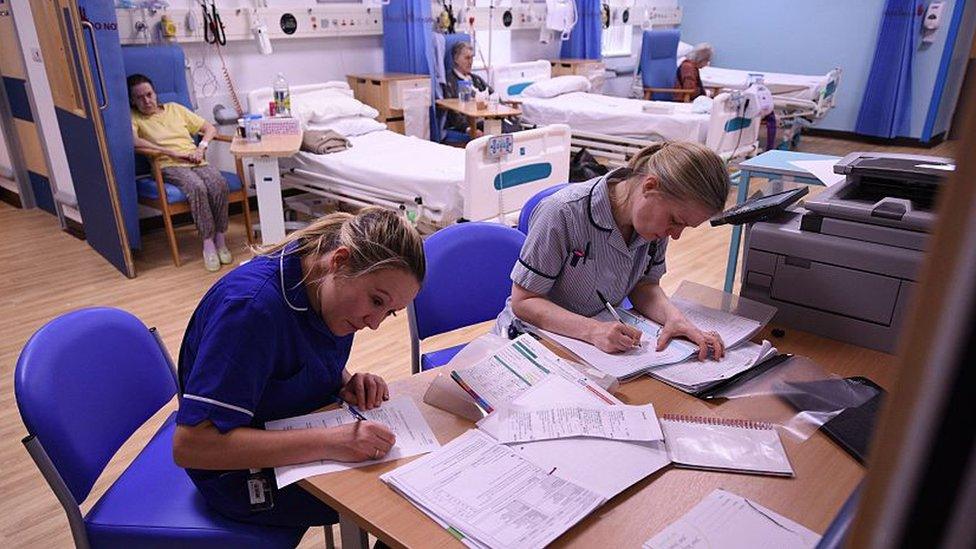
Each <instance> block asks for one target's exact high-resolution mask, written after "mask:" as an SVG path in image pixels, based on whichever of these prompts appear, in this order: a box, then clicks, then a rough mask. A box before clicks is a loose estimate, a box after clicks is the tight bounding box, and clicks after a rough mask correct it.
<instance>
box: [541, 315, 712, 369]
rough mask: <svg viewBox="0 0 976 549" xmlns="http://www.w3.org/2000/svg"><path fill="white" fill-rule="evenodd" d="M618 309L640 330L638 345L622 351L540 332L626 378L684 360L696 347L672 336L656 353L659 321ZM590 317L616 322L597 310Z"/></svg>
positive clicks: (584, 358) (594, 365) (623, 316)
mask: <svg viewBox="0 0 976 549" xmlns="http://www.w3.org/2000/svg"><path fill="white" fill-rule="evenodd" d="M618 312H619V313H620V318H621V319H622V320H623V321H624V322H626V323H627V324H630V325H631V326H634V327H635V328H637V329H638V330H640V331H641V332H643V333H644V336H643V339H642V343H643V344H642V346H640V347H635V348H633V349H630V350H629V351H625V352H622V353H613V354H611V353H605V352H603V351H601V350H600V349H598V348H597V347H595V346H593V345H591V344H589V343H587V342H585V341H580V340H578V339H573V338H571V337H567V336H564V335H561V334H557V333H554V332H549V331H547V330H541V331H542V333H543V334H544V335H545V336H546V337H548V338H550V339H552V340H553V341H555V342H556V343H558V344H560V345H562V346H563V347H565V348H567V349H569V350H570V351H572V352H573V353H575V354H576V356H578V357H580V358H581V359H583V360H585V361H586V362H587V363H588V364H590V365H591V366H593V367H594V368H596V369H598V370H600V371H602V372H605V373H608V374H610V375H612V376H615V377H618V378H626V377H630V376H633V375H635V374H638V373H640V372H642V371H644V370H646V369H647V368H651V367H654V366H660V365H662V364H671V363H674V362H678V361H681V360H684V359H686V358H688V357H689V356H691V355H692V354H693V353H694V352H695V351H696V349H697V347H696V346H695V345H694V344H692V343H690V342H688V341H684V340H679V339H673V340H671V342H670V343H669V344H668V346H667V347H665V348H664V350H663V351H660V352H659V351H657V335H658V332H659V330H660V328H661V326H660V325H659V324H657V323H656V322H653V321H651V320H648V319H646V318H643V317H640V316H636V315H633V314H630V313H628V312H627V311H623V310H620V309H618ZM593 318H595V319H597V320H600V321H602V322H616V320H615V319H614V318H613V316H611V315H610V313H609V312H607V311H601V312H600V313H599V314H597V315H596V316H595V317H593Z"/></svg>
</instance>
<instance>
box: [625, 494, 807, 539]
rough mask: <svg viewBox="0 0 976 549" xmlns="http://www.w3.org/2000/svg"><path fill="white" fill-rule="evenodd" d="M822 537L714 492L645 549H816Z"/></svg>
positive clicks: (740, 499)
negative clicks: (711, 548) (814, 548)
mask: <svg viewBox="0 0 976 549" xmlns="http://www.w3.org/2000/svg"><path fill="white" fill-rule="evenodd" d="M819 541H820V536H818V535H817V534H815V533H814V532H812V531H810V530H809V529H807V528H805V527H803V526H802V525H800V524H797V523H796V522H793V521H792V520H790V519H788V518H786V517H784V516H782V515H780V514H777V513H774V512H773V511H770V510H769V509H767V508H765V507H763V506H761V505H759V504H758V503H755V502H752V501H749V500H748V499H746V498H744V497H741V496H737V495H735V494H733V493H731V492H726V491H725V490H715V491H714V492H712V493H711V494H709V495H708V496H707V497H706V498H705V499H703V500H702V501H701V502H700V503H699V504H698V505H696V506H695V507H693V508H692V509H691V511H688V512H687V513H686V514H685V515H684V516H683V517H681V518H679V519H678V520H676V521H675V522H672V523H671V524H670V525H668V527H667V528H665V529H664V530H662V531H661V532H660V533H659V534H657V535H656V536H654V537H652V538H651V539H649V540H647V541H646V542H644V549H699V548H702V547H723V548H728V549H738V548H743V549H746V548H748V549H752V548H754V547H776V548H777V549H792V548H797V549H799V548H807V547H814V546H816V545H817V543H818V542H819Z"/></svg>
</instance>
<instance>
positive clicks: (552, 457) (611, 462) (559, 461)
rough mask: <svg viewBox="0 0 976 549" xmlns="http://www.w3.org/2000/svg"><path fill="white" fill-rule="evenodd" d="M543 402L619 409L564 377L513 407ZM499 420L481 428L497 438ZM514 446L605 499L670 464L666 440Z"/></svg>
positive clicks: (554, 441) (484, 421) (551, 380)
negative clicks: (603, 405)
mask: <svg viewBox="0 0 976 549" xmlns="http://www.w3.org/2000/svg"><path fill="white" fill-rule="evenodd" d="M544 403H562V404H578V405H581V406H586V407H594V406H600V405H601V404H605V405H606V406H607V407H609V408H613V407H615V406H611V405H609V404H606V403H605V401H604V400H603V397H602V396H600V395H599V394H597V393H595V392H593V391H589V390H587V388H586V387H583V386H580V385H579V384H577V383H575V382H573V381H572V380H570V379H567V378H564V377H561V376H549V377H547V378H546V379H544V380H543V381H541V382H539V383H538V384H536V385H534V386H533V387H531V388H530V389H528V390H526V391H525V392H524V393H522V394H521V395H519V397H518V398H516V399H515V400H514V401H512V403H511V406H513V407H515V409H518V408H523V409H525V408H527V407H529V406H533V405H537V404H544ZM617 404H619V401H617ZM501 419H502V410H498V411H496V412H495V413H493V414H491V415H489V416H488V417H486V418H484V419H482V420H481V421H479V422H478V428H479V429H481V430H482V431H484V432H486V433H488V434H489V435H491V436H493V437H494V436H496V435H497V434H498V433H499V432H500V429H501ZM659 425H660V424H658V429H660V426H659ZM511 447H512V448H513V449H514V450H516V451H518V452H519V453H520V454H521V455H522V456H523V457H525V458H526V459H528V460H529V461H531V462H532V463H535V464H536V465H538V466H539V467H542V468H543V469H545V470H546V471H552V472H553V473H554V474H558V475H561V476H562V477H563V478H567V479H571V480H572V481H573V482H575V483H576V484H579V485H580V486H582V487H584V488H587V489H588V490H592V491H594V492H596V493H598V494H600V495H601V496H603V497H604V498H606V499H610V498H612V497H614V496H615V495H617V494H619V493H620V492H622V491H624V490H626V489H627V488H628V487H630V486H631V485H633V484H634V483H635V482H638V481H640V480H641V479H643V478H644V477H646V476H647V475H650V474H652V473H654V472H655V471H657V470H658V469H661V468H662V467H664V466H666V465H667V464H669V463H671V460H670V459H669V458H668V451H667V448H666V447H665V445H664V441H663V440H652V441H649V442H645V441H623V440H610V439H605V438H563V439H551V440H539V441H534V442H522V443H514V444H512V445H511Z"/></svg>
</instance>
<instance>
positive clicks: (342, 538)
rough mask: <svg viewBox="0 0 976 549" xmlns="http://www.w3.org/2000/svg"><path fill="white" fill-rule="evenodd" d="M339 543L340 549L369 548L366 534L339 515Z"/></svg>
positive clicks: (346, 518) (353, 523) (352, 522)
mask: <svg viewBox="0 0 976 549" xmlns="http://www.w3.org/2000/svg"><path fill="white" fill-rule="evenodd" d="M339 542H340V544H341V545H342V549H366V548H367V547H369V539H368V538H367V537H366V532H365V531H364V530H362V529H361V528H359V525H358V524H356V523H355V522H354V521H353V520H351V519H349V518H348V517H346V516H345V515H339Z"/></svg>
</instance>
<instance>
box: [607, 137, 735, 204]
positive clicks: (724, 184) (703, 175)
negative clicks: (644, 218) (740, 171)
mask: <svg viewBox="0 0 976 549" xmlns="http://www.w3.org/2000/svg"><path fill="white" fill-rule="evenodd" d="M646 175H653V176H655V177H657V180H658V189H660V190H661V192H663V193H665V194H667V195H670V196H672V197H674V198H676V199H678V200H682V201H685V200H691V201H694V202H697V203H699V204H701V205H702V206H705V207H706V208H708V209H709V210H710V211H712V212H719V211H722V209H723V208H725V200H726V199H727V198H728V195H729V188H730V187H731V183H730V182H729V172H728V171H727V170H726V168H725V163H724V162H722V159H721V158H720V157H719V156H718V155H717V154H715V152H714V151H712V150H711V149H709V148H708V147H706V146H704V145H699V144H698V143H689V142H683V141H677V142H662V143H654V144H652V145H649V146H647V147H645V148H643V149H641V151H640V152H639V153H637V154H636V155H634V157H633V158H631V159H630V162H628V163H627V167H626V168H624V169H623V170H621V173H620V175H619V176H616V174H615V176H616V177H615V179H617V178H627V179H630V178H632V177H636V176H646Z"/></svg>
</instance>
